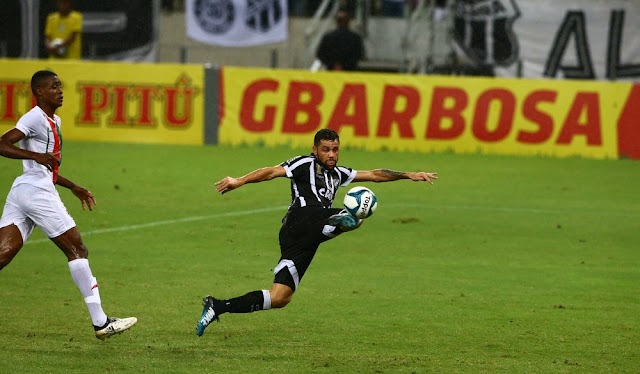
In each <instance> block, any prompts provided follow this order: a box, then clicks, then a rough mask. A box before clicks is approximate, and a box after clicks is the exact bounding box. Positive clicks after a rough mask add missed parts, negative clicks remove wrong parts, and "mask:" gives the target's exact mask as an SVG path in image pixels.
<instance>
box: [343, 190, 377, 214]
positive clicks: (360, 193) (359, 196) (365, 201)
mask: <svg viewBox="0 0 640 374" xmlns="http://www.w3.org/2000/svg"><path fill="white" fill-rule="evenodd" d="M344 207H345V208H346V209H347V211H348V212H349V213H351V215H352V216H354V217H356V218H367V217H371V215H372V214H373V212H375V210H376V208H377V207H378V199H377V198H376V195H375V194H374V193H373V191H371V190H370V189H368V188H366V187H362V186H358V187H353V188H352V189H350V190H349V192H347V194H346V195H345V196H344Z"/></svg>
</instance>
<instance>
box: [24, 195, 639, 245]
mask: <svg viewBox="0 0 640 374" xmlns="http://www.w3.org/2000/svg"><path fill="white" fill-rule="evenodd" d="M386 206H388V207H391V208H416V209H421V210H424V207H419V206H415V205H412V204H388V205H386ZM286 209H287V207H285V206H279V207H271V208H261V209H253V210H243V211H238V212H227V213H216V214H209V215H206V216H193V217H185V218H178V219H171V220H165V221H155V222H149V223H141V224H137V225H127V226H120V227H111V228H107V229H97V230H92V231H86V232H83V233H81V235H82V236H88V235H96V234H109V233H114V232H122V231H131V230H138V229H146V228H149V227H157V226H166V225H172V224H175V223H185V222H194V221H204V220H207V219H216V218H224V217H239V216H248V215H252V214H259V213H269V212H274V211H277V210H282V211H285V210H286ZM429 209H453V210H480V211H493V212H514V213H534V214H597V215H599V216H619V217H640V212H620V211H602V210H594V211H589V210H578V209H564V210H563V209H536V208H509V207H488V206H482V205H445V204H429ZM47 241H49V239H48V238H45V239H37V240H29V241H27V242H26V243H25V245H29V244H38V243H44V242H47Z"/></svg>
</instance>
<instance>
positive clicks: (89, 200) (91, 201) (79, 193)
mask: <svg viewBox="0 0 640 374" xmlns="http://www.w3.org/2000/svg"><path fill="white" fill-rule="evenodd" d="M71 192H73V194H74V195H76V197H77V198H78V199H80V202H81V203H82V210H85V204H86V207H87V208H88V209H89V210H90V211H91V210H93V207H94V206H95V205H96V198H95V197H93V194H92V193H91V191H88V190H86V189H84V188H82V187H80V186H77V185H76V186H73V188H72V189H71Z"/></svg>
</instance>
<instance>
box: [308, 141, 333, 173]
mask: <svg viewBox="0 0 640 374" xmlns="http://www.w3.org/2000/svg"><path fill="white" fill-rule="evenodd" d="M339 153H340V141H338V140H321V141H320V144H319V145H317V146H315V145H314V146H313V154H314V155H315V156H316V158H317V159H318V161H320V162H321V163H322V164H323V165H324V166H326V167H327V168H329V169H333V168H334V167H335V166H336V164H337V163H338V154H339Z"/></svg>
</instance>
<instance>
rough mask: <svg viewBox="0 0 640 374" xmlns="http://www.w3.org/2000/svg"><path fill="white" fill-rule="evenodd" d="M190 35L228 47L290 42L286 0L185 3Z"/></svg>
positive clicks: (208, 42)
mask: <svg viewBox="0 0 640 374" xmlns="http://www.w3.org/2000/svg"><path fill="white" fill-rule="evenodd" d="M185 14H186V17H187V19H186V23H187V36H188V37H189V38H191V39H194V40H197V41H200V42H203V43H207V44H213V45H221V46H226V47H246V46H253V45H261V44H268V43H276V42H281V41H284V40H286V39H287V1H286V0H186V1H185Z"/></svg>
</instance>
